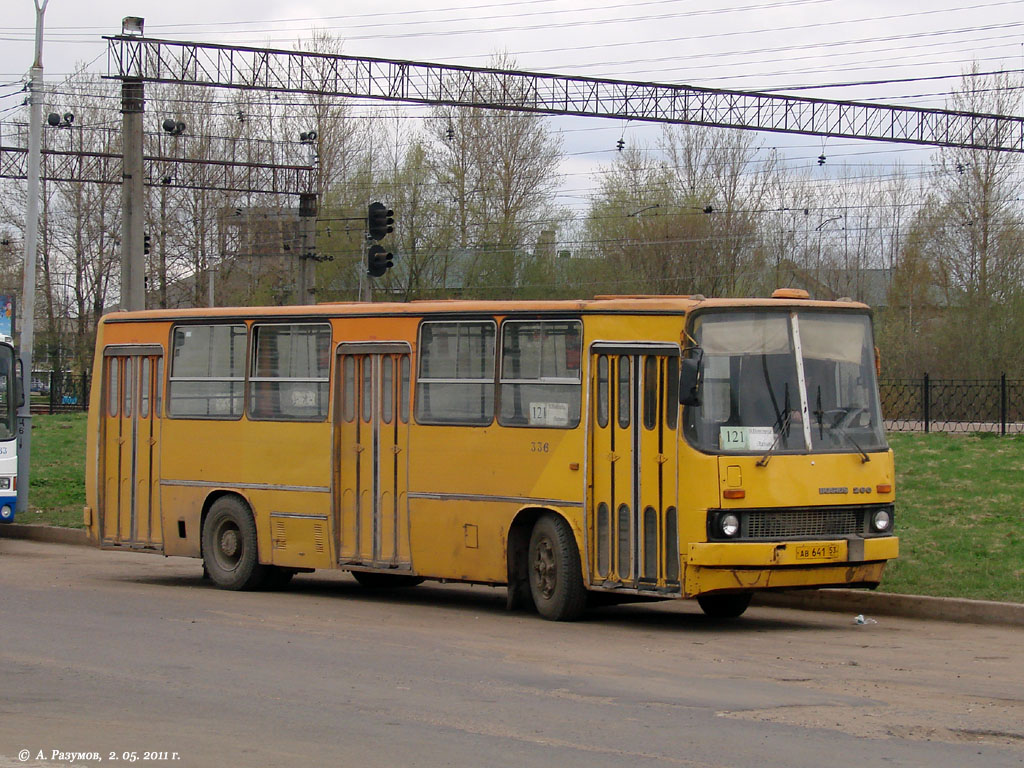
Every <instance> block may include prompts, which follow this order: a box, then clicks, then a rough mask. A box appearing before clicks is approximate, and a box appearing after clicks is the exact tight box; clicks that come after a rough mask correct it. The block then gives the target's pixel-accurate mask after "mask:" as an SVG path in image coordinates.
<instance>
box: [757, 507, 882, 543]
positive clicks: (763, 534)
mask: <svg viewBox="0 0 1024 768" xmlns="http://www.w3.org/2000/svg"><path fill="white" fill-rule="evenodd" d="M745 517H746V522H747V533H746V536H745V538H748V539H789V538H794V537H800V538H803V537H811V538H815V537H826V538H831V537H834V536H848V535H852V534H857V533H860V532H861V531H863V530H864V523H863V520H864V515H863V513H862V512H861V511H859V510H853V509H798V510H786V511H781V512H780V511H769V510H755V511H753V512H749V513H748V514H746V515H745Z"/></svg>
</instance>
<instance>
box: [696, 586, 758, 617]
mask: <svg viewBox="0 0 1024 768" xmlns="http://www.w3.org/2000/svg"><path fill="white" fill-rule="evenodd" d="M751 597H753V593H752V592H734V593H732V594H726V595H701V596H700V597H698V598H697V603H698V604H699V605H700V609H701V610H702V611H704V615H705V616H707V617H708V618H711V619H736V618H739V617H740V616H742V615H743V612H744V611H745V610H747V606H749V605H750V598H751Z"/></svg>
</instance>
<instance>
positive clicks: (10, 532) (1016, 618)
mask: <svg viewBox="0 0 1024 768" xmlns="http://www.w3.org/2000/svg"><path fill="white" fill-rule="evenodd" d="M0 538H8V539H28V540H31V541H42V542H49V543H51V544H74V545H87V544H88V543H89V540H88V537H87V535H86V532H85V529H84V528H59V527H56V526H52V525H21V524H18V523H9V524H6V525H0ZM753 604H754V605H764V606H770V607H775V608H794V609H797V610H801V611H834V612H838V613H849V614H851V615H852V616H856V615H858V614H864V615H865V616H871V615H875V616H902V617H904V618H910V619H929V620H932V621H955V622H961V623H965V624H1001V625H1007V626H1015V627H1022V626H1024V604H1022V603H996V602H989V601H987V600H961V599H959V598H953V597H924V596H920V595H893V594H889V593H886V592H869V591H867V590H859V589H822V590H795V591H792V592H761V593H758V594H756V595H755V596H754V601H753Z"/></svg>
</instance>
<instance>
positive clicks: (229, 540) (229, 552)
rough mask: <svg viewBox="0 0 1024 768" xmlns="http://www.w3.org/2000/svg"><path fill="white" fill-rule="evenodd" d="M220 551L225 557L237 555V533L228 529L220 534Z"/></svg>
mask: <svg viewBox="0 0 1024 768" xmlns="http://www.w3.org/2000/svg"><path fill="white" fill-rule="evenodd" d="M220 551H221V552H223V553H224V554H225V555H226V556H227V557H234V556H235V555H236V554H238V531H235V530H231V529H228V530H226V531H222V532H221V534H220Z"/></svg>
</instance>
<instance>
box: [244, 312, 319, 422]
mask: <svg viewBox="0 0 1024 768" xmlns="http://www.w3.org/2000/svg"><path fill="white" fill-rule="evenodd" d="M285 327H288V328H296V327H303V328H305V327H316V328H321V329H326V331H327V349H326V356H327V375H326V376H323V377H320V376H316V377H290V376H256V375H255V373H256V366H257V357H258V356H259V343H260V340H259V337H260V330H261V329H264V328H285ZM248 334H249V338H248V341H247V344H246V366H245V374H246V375H245V417H246V418H247V419H248V420H249V421H278V422H285V423H296V424H301V423H313V424H316V423H321V422H324V421H327V420H328V418H329V416H330V407H331V404H330V396H331V395H330V392H331V365H332V363H331V358H332V357H333V355H332V353H331V350H332V348H333V346H334V330H333V328H332V326H331V323H330V322H325V321H319V320H297V321H293V320H277V321H275V320H270V321H263V320H259V321H253V322H252V323H249V325H248ZM262 383H278V384H282V383H284V384H314V385H315V386H317V387H320V386H324V390H323V395H322V397H321V400H322V403H323V413H322V414H318V415H317V416H315V417H305V416H302V417H293V416H284V415H261V414H259V413H257V411H256V399H257V393H256V388H257V385H259V384H262ZM278 394H279V393H278Z"/></svg>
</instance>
